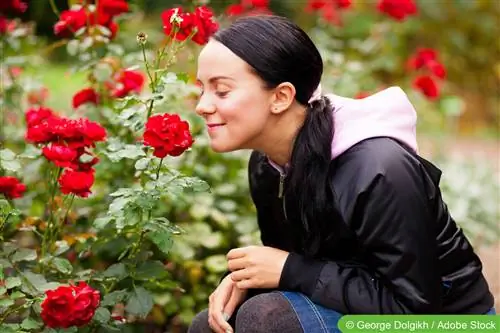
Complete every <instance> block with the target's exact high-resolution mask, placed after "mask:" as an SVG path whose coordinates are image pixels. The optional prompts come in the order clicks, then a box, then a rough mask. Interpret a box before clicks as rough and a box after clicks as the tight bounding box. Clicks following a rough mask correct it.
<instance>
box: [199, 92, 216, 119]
mask: <svg viewBox="0 0 500 333" xmlns="http://www.w3.org/2000/svg"><path fill="white" fill-rule="evenodd" d="M195 111H196V113H197V114H198V115H200V116H203V115H204V114H210V113H214V112H215V105H214V103H212V101H211V100H210V98H208V97H206V95H203V96H201V97H200V100H199V101H198V104H197V105H196V108H195Z"/></svg>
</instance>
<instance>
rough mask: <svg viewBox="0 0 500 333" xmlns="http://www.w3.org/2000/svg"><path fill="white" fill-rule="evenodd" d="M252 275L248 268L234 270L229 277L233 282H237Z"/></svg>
mask: <svg viewBox="0 0 500 333" xmlns="http://www.w3.org/2000/svg"><path fill="white" fill-rule="evenodd" d="M252 277H253V273H252V271H251V270H250V269H248V268H245V269H240V270H238V271H234V272H232V273H231V278H232V279H233V281H234V282H238V281H241V280H248V279H250V278H252Z"/></svg>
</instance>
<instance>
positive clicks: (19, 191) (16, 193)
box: [0, 176, 26, 199]
mask: <svg viewBox="0 0 500 333" xmlns="http://www.w3.org/2000/svg"><path fill="white" fill-rule="evenodd" d="M25 191H26V185H24V184H23V183H21V182H20V181H19V179H17V178H16V177H10V176H2V177H0V193H2V194H3V195H4V196H5V197H6V198H7V199H15V198H20V197H22V196H23V194H24V192H25Z"/></svg>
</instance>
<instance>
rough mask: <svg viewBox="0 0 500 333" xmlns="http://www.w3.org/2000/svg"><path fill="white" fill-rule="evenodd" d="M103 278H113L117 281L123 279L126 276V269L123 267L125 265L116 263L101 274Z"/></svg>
mask: <svg viewBox="0 0 500 333" xmlns="http://www.w3.org/2000/svg"><path fill="white" fill-rule="evenodd" d="M102 275H103V276H105V277H114V278H117V279H119V280H121V279H123V278H125V277H126V276H128V273H127V268H126V267H125V264H123V263H118V264H113V265H111V266H109V267H108V269H106V270H105V271H104V272H103V273H102Z"/></svg>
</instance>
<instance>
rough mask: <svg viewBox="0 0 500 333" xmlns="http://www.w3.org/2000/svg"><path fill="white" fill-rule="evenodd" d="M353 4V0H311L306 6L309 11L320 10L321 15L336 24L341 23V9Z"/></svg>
mask: <svg viewBox="0 0 500 333" xmlns="http://www.w3.org/2000/svg"><path fill="white" fill-rule="evenodd" d="M350 6H351V0H309V1H308V3H307V6H306V11H307V12H314V11H320V12H321V16H323V18H324V19H325V20H326V21H328V22H332V23H334V24H341V20H340V15H339V9H346V8H349V7H350Z"/></svg>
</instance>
